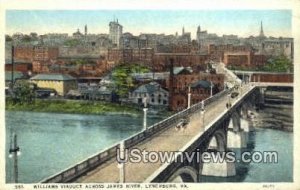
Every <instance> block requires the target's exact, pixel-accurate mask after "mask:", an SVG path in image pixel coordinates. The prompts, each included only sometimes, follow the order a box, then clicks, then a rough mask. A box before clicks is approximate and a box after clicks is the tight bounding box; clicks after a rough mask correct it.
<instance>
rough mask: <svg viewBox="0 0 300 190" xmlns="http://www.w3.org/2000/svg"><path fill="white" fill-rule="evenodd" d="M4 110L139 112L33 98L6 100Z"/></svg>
mask: <svg viewBox="0 0 300 190" xmlns="http://www.w3.org/2000/svg"><path fill="white" fill-rule="evenodd" d="M6 110H8V111H32V112H55V113H76V114H105V113H120V114H138V113H139V112H138V110H137V109H135V108H133V107H130V106H124V105H119V104H113V103H106V102H87V101H76V100H35V102H34V103H32V104H13V103H12V102H11V101H6Z"/></svg>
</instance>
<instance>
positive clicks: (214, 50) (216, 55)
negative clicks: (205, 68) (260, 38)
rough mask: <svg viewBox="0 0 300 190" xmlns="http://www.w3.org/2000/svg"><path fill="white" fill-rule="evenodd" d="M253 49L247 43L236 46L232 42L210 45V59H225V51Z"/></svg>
mask: <svg viewBox="0 0 300 190" xmlns="http://www.w3.org/2000/svg"><path fill="white" fill-rule="evenodd" d="M247 51H252V48H251V47H249V46H245V45H240V46H234V45H232V44H226V45H215V44H210V45H208V54H209V59H210V60H212V61H220V60H223V59H224V53H225V52H247Z"/></svg>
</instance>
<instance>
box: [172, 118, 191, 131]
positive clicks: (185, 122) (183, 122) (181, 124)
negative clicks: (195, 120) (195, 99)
mask: <svg viewBox="0 0 300 190" xmlns="http://www.w3.org/2000/svg"><path fill="white" fill-rule="evenodd" d="M189 122H190V121H189V119H188V118H182V119H180V120H179V122H178V123H177V125H176V126H175V129H176V130H180V129H183V130H184V129H185V128H186V127H187V125H188V124H189Z"/></svg>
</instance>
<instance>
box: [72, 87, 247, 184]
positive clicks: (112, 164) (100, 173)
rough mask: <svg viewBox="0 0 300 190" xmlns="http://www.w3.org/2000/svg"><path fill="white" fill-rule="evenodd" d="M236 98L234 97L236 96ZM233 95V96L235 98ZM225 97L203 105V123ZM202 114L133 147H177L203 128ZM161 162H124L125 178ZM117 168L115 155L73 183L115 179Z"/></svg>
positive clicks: (137, 178) (139, 176)
mask: <svg viewBox="0 0 300 190" xmlns="http://www.w3.org/2000/svg"><path fill="white" fill-rule="evenodd" d="M247 90H248V87H246V86H245V87H244V88H243V90H242V92H246V91H247ZM236 99H237V98H236ZM236 99H232V102H233V101H236ZM227 102H228V97H227V95H225V97H224V98H220V99H218V100H217V101H215V102H213V103H211V104H210V105H208V106H207V107H206V108H205V114H204V125H206V124H208V123H210V122H211V121H212V120H213V119H214V118H216V117H217V116H219V115H220V114H221V113H222V112H224V111H225V109H226V103H227ZM203 130H204V127H203V115H201V114H200V113H196V114H195V115H194V116H193V117H192V118H191V119H190V123H189V124H188V126H187V128H186V129H185V130H179V131H178V130H176V129H175V127H170V128H168V129H167V130H165V131H163V132H162V133H159V134H156V135H154V136H153V137H151V138H149V139H147V140H146V141H143V142H141V143H139V144H137V145H136V146H134V148H139V149H140V150H147V151H178V150H180V149H181V148H182V147H184V145H186V144H187V143H188V142H189V141H190V140H191V139H192V138H193V137H194V136H195V135H197V133H199V131H203ZM162 164H163V163H161V162H157V163H144V162H140V163H130V162H127V163H126V164H125V182H143V181H145V180H146V179H147V178H148V177H149V176H150V175H151V174H152V173H154V172H155V171H156V170H157V169H158V168H159V167H160V166H161V165H162ZM118 181H119V168H118V162H117V161H116V159H114V160H111V161H109V162H107V163H106V164H104V165H101V166H99V167H97V168H95V169H94V170H93V171H91V172H89V173H87V174H86V175H85V176H82V177H80V178H78V179H77V180H76V181H75V182H76V183H101V182H106V183H110V182H118Z"/></svg>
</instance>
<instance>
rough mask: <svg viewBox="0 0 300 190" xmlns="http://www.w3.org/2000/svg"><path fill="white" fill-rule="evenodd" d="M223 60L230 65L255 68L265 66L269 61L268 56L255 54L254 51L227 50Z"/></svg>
mask: <svg viewBox="0 0 300 190" xmlns="http://www.w3.org/2000/svg"><path fill="white" fill-rule="evenodd" d="M223 62H224V63H225V65H228V66H237V67H244V68H255V67H261V66H264V65H265V63H266V62H267V56H266V55H263V54H254V52H253V51H243V52H225V53H224V59H223Z"/></svg>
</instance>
